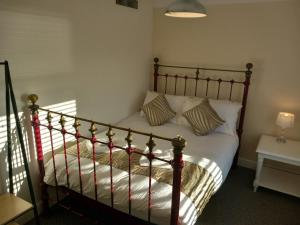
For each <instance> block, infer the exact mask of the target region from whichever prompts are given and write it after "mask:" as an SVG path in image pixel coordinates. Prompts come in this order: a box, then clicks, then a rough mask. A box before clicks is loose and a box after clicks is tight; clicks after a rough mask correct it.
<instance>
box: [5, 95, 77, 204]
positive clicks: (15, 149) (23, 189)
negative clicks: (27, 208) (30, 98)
mask: <svg viewBox="0 0 300 225" xmlns="http://www.w3.org/2000/svg"><path fill="white" fill-rule="evenodd" d="M43 108H45V109H50V108H51V110H54V111H57V112H60V113H64V114H68V115H72V116H75V115H76V112H77V108H76V100H71V101H66V102H62V103H59V104H55V105H50V106H46V107H43ZM18 115H19V118H20V122H21V127H22V132H23V138H24V144H25V150H26V155H27V159H28V162H29V167H30V171H31V177H32V180H33V185H35V186H36V185H38V183H39V182H34V181H38V179H37V176H38V167H37V163H36V159H37V155H36V152H35V148H34V137H33V133H32V128H31V122H30V111H29V110H28V108H27V107H24V108H23V112H19V113H18ZM46 116H47V113H46V112H43V111H40V112H39V117H40V122H41V123H42V124H47V121H46ZM10 117H11V134H12V166H13V184H14V193H15V194H16V195H18V196H21V197H23V198H25V199H27V200H30V197H29V191H28V186H27V182H26V172H25V169H24V162H23V158H22V152H21V148H20V145H19V140H18V135H17V131H16V121H15V118H14V115H13V114H11V115H10ZM58 121H59V115H53V126H54V127H55V126H58V125H59V124H58ZM73 122H74V121H71V120H70V121H67V123H66V129H70V128H72V124H73ZM6 132H7V130H6V116H2V117H0V178H1V184H2V187H0V191H1V192H9V179H8V162H7V133H6ZM41 136H42V144H43V150H44V154H46V153H47V152H49V151H51V145H50V136H49V131H48V129H47V128H46V127H41ZM73 139H74V137H72V136H66V141H71V140H73ZM53 142H54V143H53V144H54V148H58V147H60V146H61V145H62V144H63V140H62V136H61V134H60V133H59V132H56V133H53ZM34 188H36V187H34ZM36 197H37V196H36Z"/></svg>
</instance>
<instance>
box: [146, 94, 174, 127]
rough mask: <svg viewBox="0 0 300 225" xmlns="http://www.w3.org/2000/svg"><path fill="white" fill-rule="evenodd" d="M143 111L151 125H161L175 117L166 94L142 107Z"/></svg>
mask: <svg viewBox="0 0 300 225" xmlns="http://www.w3.org/2000/svg"><path fill="white" fill-rule="evenodd" d="M142 110H143V112H144V113H145V115H146V118H147V120H148V122H149V124H150V125H151V126H159V125H162V124H163V123H165V122H167V121H168V120H170V119H172V118H173V117H175V115H176V113H175V112H174V111H173V110H172V109H171V107H170V106H169V103H168V102H167V100H166V98H165V96H164V95H158V96H157V97H156V98H154V99H153V100H152V101H151V102H149V103H147V104H146V105H144V106H143V107H142Z"/></svg>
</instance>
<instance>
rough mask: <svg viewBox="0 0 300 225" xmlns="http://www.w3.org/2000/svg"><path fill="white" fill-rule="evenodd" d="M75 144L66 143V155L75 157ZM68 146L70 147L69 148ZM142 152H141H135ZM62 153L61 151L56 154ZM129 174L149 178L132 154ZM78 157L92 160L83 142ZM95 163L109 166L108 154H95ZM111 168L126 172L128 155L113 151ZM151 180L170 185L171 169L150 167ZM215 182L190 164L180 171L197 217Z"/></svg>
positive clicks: (147, 171) (185, 164)
mask: <svg viewBox="0 0 300 225" xmlns="http://www.w3.org/2000/svg"><path fill="white" fill-rule="evenodd" d="M73 144H75V143H68V149H67V154H69V155H73V156H77V146H76V144H75V145H73ZM69 146H70V147H69ZM136 151H140V152H143V151H141V150H136ZM57 153H59V154H62V153H63V150H62V149H59V151H58V152H57ZM131 156H132V160H131V173H132V174H137V175H143V176H147V177H148V176H149V169H150V167H148V166H140V163H139V160H140V158H141V155H139V154H134V153H133V154H132V155H131ZM80 157H81V158H88V159H92V158H93V156H92V152H91V151H90V150H88V149H87V147H86V144H85V143H84V142H81V143H80ZM96 161H97V162H99V163H100V164H102V165H110V161H109V153H99V154H96ZM112 166H113V167H114V168H117V169H120V170H123V171H128V154H127V152H126V151H124V150H118V151H114V150H113V153H112ZM152 178H153V179H155V180H156V181H158V182H163V183H166V184H169V185H172V181H173V169H168V168H159V167H154V166H153V167H152ZM214 186H215V181H214V179H213V177H212V175H211V174H210V173H209V172H208V171H207V170H206V169H205V168H203V167H201V166H199V165H196V164H194V163H191V162H187V161H185V162H184V167H183V170H182V183H181V192H183V193H184V194H185V195H186V196H188V197H189V198H190V199H191V200H192V201H193V203H194V205H195V207H196V209H197V215H198V216H199V215H200V214H201V212H202V210H203V209H204V207H205V205H206V204H207V203H208V201H209V199H210V198H211V196H212V195H213V193H214Z"/></svg>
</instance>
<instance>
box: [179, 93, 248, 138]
mask: <svg viewBox="0 0 300 225" xmlns="http://www.w3.org/2000/svg"><path fill="white" fill-rule="evenodd" d="M202 100H203V98H198V97H190V98H188V99H187V100H186V101H185V102H184V103H183V105H182V113H183V112H186V111H188V110H189V109H191V108H193V107H195V106H196V105H198V104H200V103H201V102H202ZM209 103H210V105H211V106H212V107H213V109H214V110H215V111H216V112H217V113H218V115H219V116H220V117H221V118H222V119H223V120H224V121H225V123H224V124H223V125H222V126H220V127H218V128H217V129H216V130H215V131H216V132H220V133H225V134H229V135H236V125H237V120H238V117H239V112H240V109H241V108H242V105H241V104H240V103H238V102H232V101H227V100H214V99H210V100H209ZM176 122H177V124H179V125H184V126H190V124H189V123H188V121H187V120H186V119H185V118H184V117H183V116H182V115H180V116H179V117H177V120H176Z"/></svg>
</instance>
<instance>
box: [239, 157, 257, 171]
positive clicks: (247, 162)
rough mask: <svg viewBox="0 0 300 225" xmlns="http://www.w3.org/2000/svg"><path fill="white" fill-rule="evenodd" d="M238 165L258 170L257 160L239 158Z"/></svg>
mask: <svg viewBox="0 0 300 225" xmlns="http://www.w3.org/2000/svg"><path fill="white" fill-rule="evenodd" d="M238 165H239V166H241V167H245V168H248V169H252V170H256V161H253V160H249V159H245V158H239V160H238Z"/></svg>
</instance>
